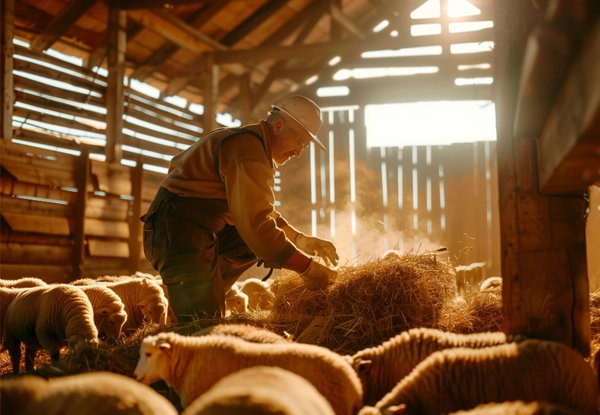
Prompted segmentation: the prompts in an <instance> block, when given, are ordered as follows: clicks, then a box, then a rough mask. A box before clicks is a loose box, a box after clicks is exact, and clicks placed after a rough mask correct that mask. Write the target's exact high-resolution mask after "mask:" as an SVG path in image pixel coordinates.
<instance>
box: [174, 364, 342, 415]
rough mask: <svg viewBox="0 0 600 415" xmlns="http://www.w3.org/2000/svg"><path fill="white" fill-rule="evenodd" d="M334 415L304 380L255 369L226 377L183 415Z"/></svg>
mask: <svg viewBox="0 0 600 415" xmlns="http://www.w3.org/2000/svg"><path fill="white" fill-rule="evenodd" d="M249 413H251V414H254V415H259V414H262V415H273V414H278V415H334V412H333V408H332V407H331V404H330V403H329V402H328V401H327V399H325V398H324V397H323V395H321V394H320V393H319V391H318V390H317V389H316V388H315V387H314V386H313V385H311V384H310V382H308V381H307V380H306V379H304V378H303V377H301V376H298V375H296V374H295V373H292V372H290V371H288V370H284V369H281V368H278V367H267V366H254V367H249V368H246V369H242V370H240V371H238V372H234V373H232V374H230V375H227V376H225V377H224V378H223V379H221V380H219V381H218V382H217V383H215V384H214V386H213V387H212V388H210V389H209V390H208V392H206V393H204V394H202V396H200V397H199V398H197V399H196V400H195V401H194V402H192V404H191V405H190V406H188V407H187V408H186V409H185V410H184V411H183V413H182V415H231V414H249Z"/></svg>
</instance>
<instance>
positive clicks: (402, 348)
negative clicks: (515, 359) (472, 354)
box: [352, 328, 507, 405]
mask: <svg viewBox="0 0 600 415" xmlns="http://www.w3.org/2000/svg"><path fill="white" fill-rule="evenodd" d="M506 342H507V338H506V335H505V334H504V333H500V332H496V333H475V334H456V333H448V332H445V331H441V330H436V329H429V328H418V329H411V330H408V331H404V332H402V333H400V334H398V335H397V336H394V337H392V338H391V339H390V340H388V341H386V342H383V343H382V344H380V345H379V346H376V347H370V348H368V349H364V350H361V351H360V352H357V353H356V354H354V355H353V356H352V366H353V367H354V369H355V370H356V372H357V373H358V376H359V378H360V380H361V381H362V384H363V388H364V403H365V405H374V404H375V403H377V401H379V400H380V399H381V398H382V397H383V396H384V395H385V394H386V393H388V392H389V391H391V390H392V388H393V387H394V386H396V384H397V383H398V382H400V381H401V380H402V379H403V378H404V377H405V376H406V375H408V374H409V373H410V372H411V371H412V370H413V369H414V368H415V366H417V365H418V364H419V363H420V362H421V361H423V360H424V359H425V358H426V357H427V356H429V355H430V354H432V353H433V352H436V351H438V350H443V349H450V348H455V347H470V348H481V347H489V346H494V345H497V344H503V343H506Z"/></svg>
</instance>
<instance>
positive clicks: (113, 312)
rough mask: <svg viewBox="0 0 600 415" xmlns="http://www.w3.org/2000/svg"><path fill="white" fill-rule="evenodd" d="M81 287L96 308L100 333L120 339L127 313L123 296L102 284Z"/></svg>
mask: <svg viewBox="0 0 600 415" xmlns="http://www.w3.org/2000/svg"><path fill="white" fill-rule="evenodd" d="M79 288H80V289H81V290H82V291H83V292H84V293H85V295H87V297H88V299H89V300H90V303H91V304H92V308H93V309H94V324H95V325H96V328H97V329H98V333H106V334H108V335H109V336H112V337H114V338H115V339H118V338H119V337H120V336H121V330H122V329H123V324H125V321H127V313H126V312H125V306H124V305H123V302H122V301H121V298H120V297H119V296H118V295H117V294H115V292H114V291H112V290H111V289H110V288H108V287H104V286H101V285H81V286H79Z"/></svg>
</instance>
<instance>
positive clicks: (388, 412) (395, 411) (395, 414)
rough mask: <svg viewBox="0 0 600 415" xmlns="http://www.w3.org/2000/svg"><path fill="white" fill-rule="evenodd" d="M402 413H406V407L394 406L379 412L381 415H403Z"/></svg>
mask: <svg viewBox="0 0 600 415" xmlns="http://www.w3.org/2000/svg"><path fill="white" fill-rule="evenodd" d="M404 411H406V405H404V404H402V405H394V406H389V407H387V408H385V409H384V410H383V411H381V414H382V415H403V414H404Z"/></svg>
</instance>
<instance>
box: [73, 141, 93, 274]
mask: <svg viewBox="0 0 600 415" xmlns="http://www.w3.org/2000/svg"><path fill="white" fill-rule="evenodd" d="M90 167H91V164H90V149H89V148H88V147H87V146H82V148H81V155H80V156H79V163H78V166H77V174H76V175H75V184H76V187H77V198H76V200H75V212H74V215H73V252H72V264H73V275H72V276H71V280H70V281H74V280H76V279H78V278H81V277H82V276H83V263H84V261H85V231H84V229H85V222H86V220H85V209H86V205H87V198H88V196H87V190H86V189H87V183H88V181H89V178H90V173H91V169H90ZM70 281H69V282H70Z"/></svg>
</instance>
